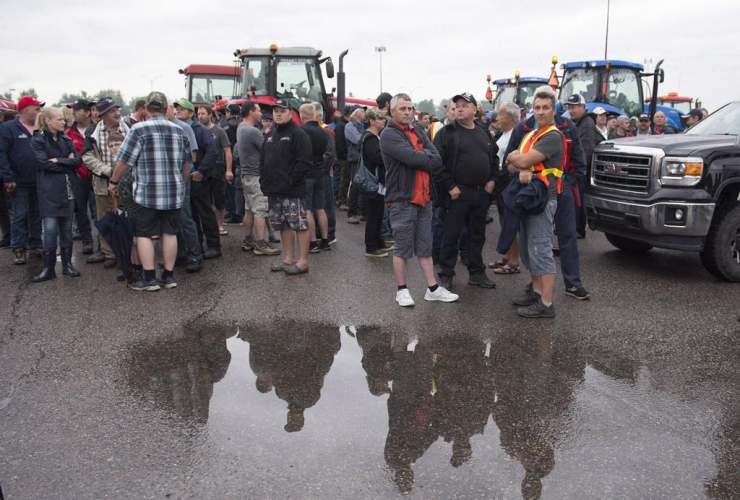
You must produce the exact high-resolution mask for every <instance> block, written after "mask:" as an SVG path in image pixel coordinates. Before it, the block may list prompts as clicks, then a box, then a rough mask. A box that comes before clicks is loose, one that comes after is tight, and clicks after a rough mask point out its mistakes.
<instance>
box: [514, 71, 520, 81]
mask: <svg viewBox="0 0 740 500" xmlns="http://www.w3.org/2000/svg"><path fill="white" fill-rule="evenodd" d="M519 75H520V73H519V72H518V71H514V78H516V79H517V80H518V79H519Z"/></svg>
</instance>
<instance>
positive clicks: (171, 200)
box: [116, 115, 192, 210]
mask: <svg viewBox="0 0 740 500" xmlns="http://www.w3.org/2000/svg"><path fill="white" fill-rule="evenodd" d="M116 160H117V161H121V162H123V163H125V164H126V165H128V166H129V167H131V168H132V169H134V179H135V181H134V202H136V203H137V204H139V205H141V206H142V207H147V208H152V209H155V210H174V209H176V208H182V200H183V196H184V195H185V184H184V182H183V180H182V167H183V165H184V164H185V163H188V162H190V161H191V160H192V154H191V150H190V141H189V140H188V138H187V135H186V134H185V132H183V130H182V129H181V128H180V127H178V126H177V125H175V124H174V123H172V122H170V121H169V120H167V118H166V117H165V116H164V115H153V116H152V117H151V118H150V119H148V120H146V121H144V122H139V123H137V124H136V125H134V126H133V127H132V128H131V130H130V132H129V133H128V135H127V136H126V139H124V141H123V144H122V145H121V149H120V151H118V157H117V158H116Z"/></svg>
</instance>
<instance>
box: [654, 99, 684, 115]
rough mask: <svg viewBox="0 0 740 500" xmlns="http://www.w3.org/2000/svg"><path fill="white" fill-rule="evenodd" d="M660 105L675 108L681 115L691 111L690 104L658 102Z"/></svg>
mask: <svg viewBox="0 0 740 500" xmlns="http://www.w3.org/2000/svg"><path fill="white" fill-rule="evenodd" d="M660 105H661V106H668V107H669V108H675V109H676V110H677V111H678V112H679V113H681V114H682V115H687V114H688V113H689V111H691V103H690V102H686V101H660Z"/></svg>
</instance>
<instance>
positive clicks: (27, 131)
mask: <svg viewBox="0 0 740 500" xmlns="http://www.w3.org/2000/svg"><path fill="white" fill-rule="evenodd" d="M44 104H45V103H44V102H42V101H39V100H36V99H34V98H33V97H30V96H24V97H21V98H20V100H19V101H18V118H16V119H15V120H13V121H11V122H6V123H3V124H2V126H0V178H1V179H3V183H4V185H5V192H6V193H7V194H8V196H11V197H12V204H13V220H12V222H11V226H10V246H11V247H12V248H13V263H14V264H16V265H23V264H25V263H26V237H28V244H29V247H30V250H31V254H32V255H33V256H35V257H36V256H37V257H41V246H42V243H41V217H40V215H39V200H38V195H37V194H36V157H35V156H34V154H33V151H32V150H31V137H33V129H34V124H35V122H36V116H38V114H39V112H40V111H41V108H42V107H43V106H44ZM3 196H4V194H3Z"/></svg>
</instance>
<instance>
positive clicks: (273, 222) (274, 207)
mask: <svg viewBox="0 0 740 500" xmlns="http://www.w3.org/2000/svg"><path fill="white" fill-rule="evenodd" d="M268 200H269V206H270V226H271V227H272V230H273V231H280V230H282V229H287V228H290V229H292V230H294V231H305V230H307V229H308V219H307V218H306V200H304V199H303V198H275V197H273V196H270V197H269V198H268Z"/></svg>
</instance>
